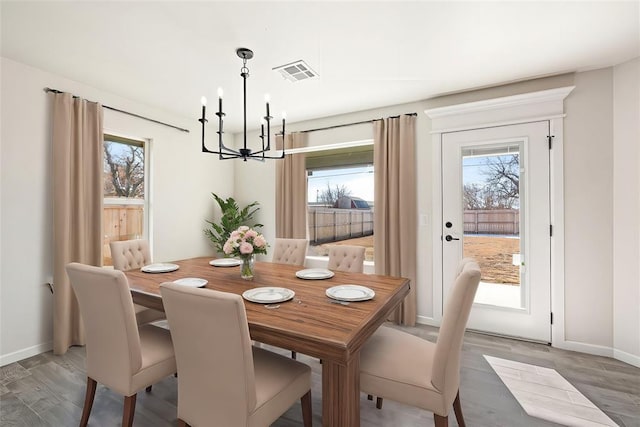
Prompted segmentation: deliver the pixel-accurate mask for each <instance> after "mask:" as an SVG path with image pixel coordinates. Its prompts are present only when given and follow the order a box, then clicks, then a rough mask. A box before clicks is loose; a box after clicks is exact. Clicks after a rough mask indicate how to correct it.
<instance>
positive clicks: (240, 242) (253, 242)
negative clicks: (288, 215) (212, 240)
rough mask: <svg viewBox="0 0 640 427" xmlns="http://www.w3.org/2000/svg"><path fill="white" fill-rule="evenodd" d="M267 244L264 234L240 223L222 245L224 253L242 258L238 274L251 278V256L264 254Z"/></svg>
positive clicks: (244, 277)
mask: <svg viewBox="0 0 640 427" xmlns="http://www.w3.org/2000/svg"><path fill="white" fill-rule="evenodd" d="M268 247H269V245H268V244H267V241H266V240H265V238H264V236H263V235H262V234H260V233H258V232H257V231H256V230H254V229H252V228H249V227H247V226H246V225H242V226H240V227H238V229H237V230H234V231H232V232H231V235H230V236H229V238H228V239H227V241H226V242H225V244H224V246H223V250H224V253H225V254H227V255H230V256H237V257H240V258H241V259H242V267H241V269H240V275H241V276H242V278H243V279H247V280H251V279H252V278H253V256H254V255H255V254H266V253H267V248H268Z"/></svg>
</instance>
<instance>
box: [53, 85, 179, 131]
mask: <svg viewBox="0 0 640 427" xmlns="http://www.w3.org/2000/svg"><path fill="white" fill-rule="evenodd" d="M44 91H45V92H53V93H64V92H62V91H61V90H58V89H51V88H49V87H45V88H44ZM72 96H73V97H74V98H80V97H79V96H76V95H72ZM89 102H93V101H89ZM102 108H106V109H107V110H111V111H117V112H118V113H122V114H127V115H129V116H133V117H137V118H139V119H142V120H147V121H149V122H153V123H157V124H159V125H163V126H167V127H170V128H174V129H177V130H179V131H181V132H187V133H189V129H185V128H181V127H178V126H174V125H170V124H169V123H164V122H161V121H159V120H154V119H150V118H148V117H144V116H141V115H139V114H135V113H130V112H128V111H124V110H120V109H118V108H113V107H109V106H108V105H103V106H102Z"/></svg>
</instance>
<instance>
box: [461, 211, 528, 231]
mask: <svg viewBox="0 0 640 427" xmlns="http://www.w3.org/2000/svg"><path fill="white" fill-rule="evenodd" d="M464 232H465V233H470V234H513V235H519V234H520V211H519V210H517V209H495V210H465V211H464Z"/></svg>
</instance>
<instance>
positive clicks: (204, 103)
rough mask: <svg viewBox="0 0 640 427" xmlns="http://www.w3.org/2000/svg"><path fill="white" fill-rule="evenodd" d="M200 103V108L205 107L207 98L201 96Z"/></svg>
mask: <svg viewBox="0 0 640 427" xmlns="http://www.w3.org/2000/svg"><path fill="white" fill-rule="evenodd" d="M200 102H201V103H202V106H206V105H207V98H206V97H204V96H203V97H202V98H200Z"/></svg>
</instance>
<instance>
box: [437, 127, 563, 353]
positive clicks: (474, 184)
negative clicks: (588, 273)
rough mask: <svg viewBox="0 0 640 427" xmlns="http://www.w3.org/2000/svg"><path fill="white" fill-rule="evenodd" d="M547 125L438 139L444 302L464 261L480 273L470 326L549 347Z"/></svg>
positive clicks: (466, 132) (549, 267)
mask: <svg viewBox="0 0 640 427" xmlns="http://www.w3.org/2000/svg"><path fill="white" fill-rule="evenodd" d="M548 129H549V123H548V122H547V121H543V122H535V123H527V124H520V125H509V126H499V127H493V128H486V129H478V130H469V131H461V132H451V133H444V134H443V135H442V198H443V200H442V209H443V212H442V220H443V221H442V260H443V265H442V273H443V274H442V276H443V293H442V295H443V300H444V304H445V305H444V306H446V300H447V296H448V295H449V292H450V290H451V287H452V285H453V283H454V280H455V276H456V273H457V265H458V263H459V262H460V260H461V259H462V258H463V257H473V258H475V259H476V260H477V261H478V263H479V265H480V268H481V270H482V278H481V281H480V286H479V287H478V292H477V294H476V297H475V300H474V304H473V307H472V309H471V315H470V317H469V322H468V325H467V326H468V328H469V329H474V330H479V331H485V332H490V333H496V334H500V335H507V336H513V337H521V338H525V339H529V340H535V341H542V342H550V341H551V319H550V316H551V284H550V276H551V261H550V257H551V240H550V239H551V237H550V233H551V228H550V210H549V203H550V202H549V146H548V138H547V136H548V134H549V131H548Z"/></svg>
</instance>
